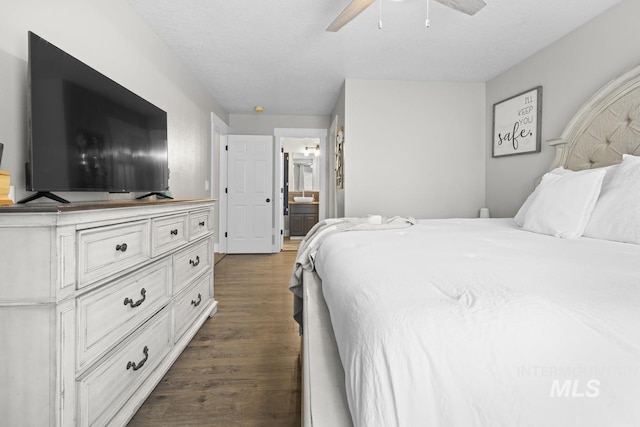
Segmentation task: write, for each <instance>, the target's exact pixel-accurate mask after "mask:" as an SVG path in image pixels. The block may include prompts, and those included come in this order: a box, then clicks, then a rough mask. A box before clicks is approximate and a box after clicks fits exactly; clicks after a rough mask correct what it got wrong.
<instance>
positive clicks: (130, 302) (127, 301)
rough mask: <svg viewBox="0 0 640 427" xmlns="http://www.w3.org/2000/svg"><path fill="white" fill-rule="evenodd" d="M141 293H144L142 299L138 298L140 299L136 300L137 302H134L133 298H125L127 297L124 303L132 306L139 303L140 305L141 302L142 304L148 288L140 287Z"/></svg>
mask: <svg viewBox="0 0 640 427" xmlns="http://www.w3.org/2000/svg"><path fill="white" fill-rule="evenodd" d="M140 295H142V298H141V299H139V300H138V301H136V302H133V300H132V299H129V298H125V299H124V305H127V304H130V305H131V308H133V307H137V306H139V305H140V304H142V303H143V302H144V300H145V299H146V298H147V290H146V289H145V288H142V289H140Z"/></svg>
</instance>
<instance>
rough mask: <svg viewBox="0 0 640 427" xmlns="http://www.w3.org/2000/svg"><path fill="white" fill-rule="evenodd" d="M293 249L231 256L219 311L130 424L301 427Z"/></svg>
mask: <svg viewBox="0 0 640 427" xmlns="http://www.w3.org/2000/svg"><path fill="white" fill-rule="evenodd" d="M295 255H296V253H295V252H292V251H289V252H281V253H279V254H270V255H227V256H225V257H224V258H223V259H222V260H221V261H220V262H219V263H218V264H216V266H215V281H214V293H215V297H216V299H217V300H218V301H219V305H218V313H217V314H216V315H215V316H214V317H213V318H211V319H209V320H208V321H207V322H206V323H205V324H204V326H203V327H202V328H201V329H200V331H199V332H198V333H197V334H196V336H195V337H194V338H193V340H192V341H191V343H190V344H189V346H188V347H187V348H186V349H185V351H184V352H183V353H182V355H181V356H180V357H179V359H178V360H177V361H176V363H175V364H174V365H173V366H172V368H171V369H170V370H169V372H168V373H167V375H166V376H165V377H164V379H163V380H162V381H161V382H160V383H159V384H158V386H157V387H156V389H155V390H154V391H153V393H152V394H151V395H150V396H149V398H148V399H147V401H146V402H145V403H144V405H143V406H142V407H141V408H140V410H139V411H138V413H137V414H136V415H135V417H134V418H133V419H132V420H131V422H130V424H129V426H187V425H189V426H224V427H232V426H278V427H280V426H282V427H287V426H299V425H300V375H301V374H300V345H301V344H300V341H301V339H300V337H299V335H298V328H297V324H296V323H295V322H294V321H293V319H292V317H291V313H292V296H291V293H290V292H289V290H288V289H287V286H288V283H289V277H290V274H291V271H292V268H293V262H294V259H295Z"/></svg>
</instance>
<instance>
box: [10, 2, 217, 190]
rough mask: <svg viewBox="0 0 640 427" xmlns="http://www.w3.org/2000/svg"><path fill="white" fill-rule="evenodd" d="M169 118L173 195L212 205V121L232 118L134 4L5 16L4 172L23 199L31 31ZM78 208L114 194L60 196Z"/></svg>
mask: <svg viewBox="0 0 640 427" xmlns="http://www.w3.org/2000/svg"><path fill="white" fill-rule="evenodd" d="M29 30H30V31H33V32H35V33H36V34H38V35H40V36H41V37H44V38H45V39H47V40H48V41H49V42H51V43H53V44H55V45H56V46H58V47H60V48H61V49H63V50H65V51H66V52H68V53H69V54H71V55H73V56H75V57H76V58H78V59H79V60H81V61H83V62H85V63H87V64H88V65H90V66H92V67H93V68H95V69H97V70H98V71H100V72H101V73H103V74H105V75H107V76H108V77H110V78H111V79H113V80H115V81H116V82H118V83H120V84H122V85H123V86H125V87H127V88H128V89H130V90H131V91H133V92H135V93H137V94H138V95H140V96H142V97H143V98H145V99H147V100H149V101H150V102H151V103H153V104H155V105H157V106H159V107H160V108H162V109H164V110H165V111H166V112H167V116H168V139H169V167H170V169H171V176H170V180H169V185H170V190H171V192H172V193H173V195H174V196H176V197H205V196H208V195H209V194H210V193H209V191H205V187H204V183H205V181H207V180H210V179H211V178H210V177H211V166H210V159H211V152H210V150H211V118H210V113H211V112H214V113H215V114H216V115H218V116H219V117H220V118H222V119H223V120H225V121H226V120H228V115H227V113H226V112H225V111H224V110H223V109H222V108H221V107H220V105H219V104H218V103H217V102H216V100H215V99H214V98H213V97H211V96H210V95H208V94H207V91H206V90H205V89H204V88H203V87H202V86H201V85H200V84H199V83H198V82H197V81H196V80H195V78H194V77H193V76H192V74H191V73H190V72H189V71H188V70H187V69H186V68H185V67H184V66H183V65H182V63H181V62H180V61H179V60H178V59H177V57H176V56H175V55H174V54H173V52H171V51H170V50H169V48H168V47H167V46H166V45H165V44H164V43H163V42H162V41H161V40H160V39H159V38H158V36H157V35H156V34H155V33H154V32H153V31H152V30H151V28H150V27H148V26H147V25H146V23H145V22H144V21H143V20H142V18H141V17H140V16H139V15H138V14H137V13H136V12H135V11H134V10H133V8H132V7H131V6H130V5H129V3H128V1H127V0H92V1H82V0H56V1H51V0H22V1H20V2H17V1H12V2H7V4H5V5H4V7H3V8H2V13H0V76H2V78H1V79H0V99H2V102H0V142H3V143H4V144H5V149H4V151H5V153H4V158H3V161H2V169H3V170H8V171H9V172H10V173H11V181H12V184H14V185H16V197H17V198H18V199H20V198H23V197H24V196H26V194H27V193H26V190H25V174H24V164H25V162H26V160H27V113H26V96H27V95H26V84H27V83H26V79H27V76H26V71H27V62H26V61H27V31H29ZM60 195H61V196H62V197H65V198H67V199H70V200H72V201H78V200H100V199H107V198H113V197H119V198H122V197H125V198H128V197H133V195H125V196H110V195H108V194H107V193H60Z"/></svg>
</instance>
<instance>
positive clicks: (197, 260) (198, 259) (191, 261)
mask: <svg viewBox="0 0 640 427" xmlns="http://www.w3.org/2000/svg"><path fill="white" fill-rule="evenodd" d="M189 264H191V266H192V267H196V266H197V265H198V264H200V255H196V260H195V261H194V260H192V259H190V260H189Z"/></svg>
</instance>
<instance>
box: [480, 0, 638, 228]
mask: <svg viewBox="0 0 640 427" xmlns="http://www.w3.org/2000/svg"><path fill="white" fill-rule="evenodd" d="M639 16H640V1H638V0H625V1H623V2H621V3H620V4H618V5H617V6H614V7H613V8H611V9H610V10H608V11H606V12H605V13H603V14H602V15H600V16H598V17H596V18H594V19H593V20H591V21H590V22H587V23H586V24H585V25H583V26H582V27H580V28H578V29H577V30H575V31H573V32H572V33H570V34H568V35H567V36H565V37H564V38H562V39H561V40H559V41H557V42H556V43H554V44H552V45H550V46H549V47H547V48H545V49H543V50H541V51H540V52H538V53H537V54H535V55H533V56H531V57H529V58H528V59H526V60H525V61H523V62H522V63H520V64H518V65H517V66H515V67H513V68H511V69H510V70H508V71H506V72H504V73H502V74H501V75H499V76H498V77H496V78H494V79H493V80H491V81H489V82H488V83H487V94H486V102H487V103H486V109H487V122H486V141H487V150H486V153H487V154H486V193H487V197H486V203H487V206H488V207H489V209H490V211H491V214H492V216H500V217H510V216H513V215H515V213H516V212H517V210H518V208H519V207H520V205H521V204H522V202H523V201H524V200H525V199H526V197H527V196H528V195H529V194H530V193H531V191H533V188H534V181H535V180H536V178H538V177H540V176H541V175H542V174H544V172H546V171H547V168H548V167H549V165H550V164H551V161H552V160H553V157H554V149H552V148H551V147H549V146H548V145H547V144H546V143H545V141H546V140H548V139H552V138H556V137H559V136H560V134H561V133H562V131H563V129H564V127H565V125H566V124H567V122H568V121H569V120H570V119H571V118H572V117H573V115H574V114H575V112H576V111H577V110H578V109H579V108H580V106H581V105H582V104H584V103H585V102H586V101H587V100H588V99H589V98H590V97H591V95H592V94H594V93H595V92H596V91H597V90H598V89H599V88H600V87H602V86H604V85H605V84H606V83H607V82H608V81H610V80H612V79H614V78H615V77H617V76H618V75H620V74H622V73H623V72H624V71H625V70H627V69H628V68H630V67H632V66H634V65H637V64H639V63H640V43H638V40H640V26H639V25H638V17H639ZM538 85H541V86H542V87H543V95H542V97H543V104H542V141H543V142H542V151H541V153H538V154H524V155H518V156H510V157H503V158H495V159H494V158H492V157H491V140H492V135H491V133H492V120H493V113H492V109H493V104H494V103H496V102H498V101H500V100H502V99H505V98H508V97H510V96H512V95H515V94H517V93H520V92H523V91H525V90H527V89H530V88H532V87H535V86H538Z"/></svg>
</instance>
